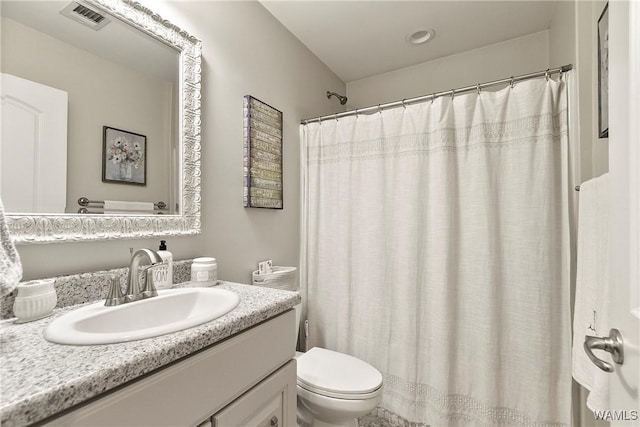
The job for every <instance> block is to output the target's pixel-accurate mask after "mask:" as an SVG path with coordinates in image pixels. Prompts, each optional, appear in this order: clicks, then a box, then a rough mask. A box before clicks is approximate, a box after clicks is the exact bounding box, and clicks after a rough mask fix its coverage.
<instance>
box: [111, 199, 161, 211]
mask: <svg viewBox="0 0 640 427" xmlns="http://www.w3.org/2000/svg"><path fill="white" fill-rule="evenodd" d="M104 210H109V211H152V210H153V202H122V201H118V200H105V201H104Z"/></svg>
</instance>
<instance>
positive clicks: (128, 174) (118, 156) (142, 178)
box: [102, 126, 147, 185]
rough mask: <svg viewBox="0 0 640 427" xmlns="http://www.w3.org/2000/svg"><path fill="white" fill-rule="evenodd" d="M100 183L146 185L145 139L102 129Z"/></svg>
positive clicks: (133, 134)
mask: <svg viewBox="0 0 640 427" xmlns="http://www.w3.org/2000/svg"><path fill="white" fill-rule="evenodd" d="M102 130H103V132H102V182H113V183H118V184H133V185H147V137H146V136H144V135H140V134H138V133H134V132H129V131H126V130H122V129H116V128H112V127H108V126H103V127H102Z"/></svg>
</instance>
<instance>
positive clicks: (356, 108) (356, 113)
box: [356, 108, 358, 119]
mask: <svg viewBox="0 0 640 427" xmlns="http://www.w3.org/2000/svg"><path fill="white" fill-rule="evenodd" d="M357 118H358V109H357V108H356V119H357Z"/></svg>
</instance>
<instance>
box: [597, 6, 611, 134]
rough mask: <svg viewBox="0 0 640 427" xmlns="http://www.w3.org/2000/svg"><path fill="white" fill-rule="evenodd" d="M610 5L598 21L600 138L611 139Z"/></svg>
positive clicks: (605, 8)
mask: <svg viewBox="0 0 640 427" xmlns="http://www.w3.org/2000/svg"><path fill="white" fill-rule="evenodd" d="M608 82H609V3H607V5H606V6H605V7H604V10H603V11H602V14H601V15H600V19H598V136H599V137H600V138H608V137H609V83H608Z"/></svg>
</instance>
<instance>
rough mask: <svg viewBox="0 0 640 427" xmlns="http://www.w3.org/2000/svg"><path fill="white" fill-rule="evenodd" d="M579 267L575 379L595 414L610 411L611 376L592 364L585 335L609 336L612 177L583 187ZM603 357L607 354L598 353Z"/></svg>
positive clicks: (600, 178) (579, 224)
mask: <svg viewBox="0 0 640 427" xmlns="http://www.w3.org/2000/svg"><path fill="white" fill-rule="evenodd" d="M578 212H579V219H578V259H577V260H578V265H577V275H576V299H575V307H574V308H575V310H574V316H573V349H572V353H573V364H572V366H573V377H574V378H575V380H576V381H577V382H578V383H580V384H581V385H582V386H584V387H585V388H586V389H587V390H589V391H590V393H589V396H588V397H587V406H588V407H589V409H591V410H592V411H594V410H604V409H609V408H610V405H609V378H608V376H609V375H611V374H608V373H606V372H604V371H602V370H601V369H600V368H598V367H597V366H596V365H594V364H593V362H591V360H589V358H588V357H587V354H586V353H585V351H584V347H583V346H584V337H585V335H591V336H599V337H606V336H609V326H610V325H609V174H604V175H602V176H600V177H598V178H594V179H592V180H589V181H587V182H585V183H583V184H582V185H580V208H579V211H578ZM595 352H596V354H597V355H598V356H599V357H603V356H605V355H606V353H604V352H601V351H598V350H596V351H595Z"/></svg>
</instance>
